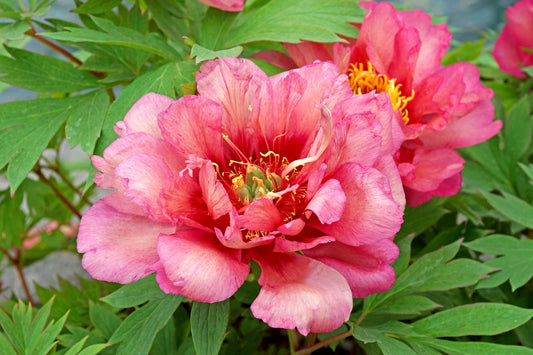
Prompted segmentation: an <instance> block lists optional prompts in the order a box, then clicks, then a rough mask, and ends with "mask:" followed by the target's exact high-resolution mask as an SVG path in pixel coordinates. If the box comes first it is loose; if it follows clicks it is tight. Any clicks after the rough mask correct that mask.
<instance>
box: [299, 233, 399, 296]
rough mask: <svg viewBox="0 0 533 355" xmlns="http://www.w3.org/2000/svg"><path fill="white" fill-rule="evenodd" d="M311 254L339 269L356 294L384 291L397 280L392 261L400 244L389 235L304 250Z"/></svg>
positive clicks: (310, 255)
mask: <svg viewBox="0 0 533 355" xmlns="http://www.w3.org/2000/svg"><path fill="white" fill-rule="evenodd" d="M304 254H305V255H306V256H309V257H312V258H313V259H316V260H318V261H320V262H322V263H324V264H326V265H328V266H330V267H332V268H334V269H335V270H337V271H338V272H340V273H341V274H342V276H344V278H345V279H346V280H347V281H348V284H349V285H350V289H351V290H352V294H353V297H366V296H368V295H371V294H373V293H376V292H385V291H387V290H388V289H389V288H391V286H392V284H393V283H394V280H395V275H394V269H393V268H392V267H391V266H390V265H389V264H390V263H391V262H393V261H394V260H396V258H397V257H398V247H397V246H396V245H395V244H394V243H393V242H392V240H390V239H383V240H380V241H378V242H376V243H374V244H367V245H362V246H359V247H353V246H350V245H345V244H342V243H339V242H336V243H328V244H322V245H318V246H317V247H315V248H313V249H307V250H304Z"/></svg>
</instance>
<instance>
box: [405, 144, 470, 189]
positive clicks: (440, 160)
mask: <svg viewBox="0 0 533 355" xmlns="http://www.w3.org/2000/svg"><path fill="white" fill-rule="evenodd" d="M401 153H402V154H403V153H404V151H403V148H402V152H401ZM411 163H412V165H414V167H415V169H414V171H411V172H410V174H409V175H408V176H402V181H403V185H404V186H405V187H409V188H411V189H413V190H417V191H421V192H429V191H433V190H435V189H437V188H438V187H439V185H440V184H441V183H442V182H443V181H444V180H446V179H448V178H450V177H452V176H454V175H456V174H458V173H459V172H460V171H461V170H462V169H463V164H464V159H463V158H461V156H460V155H459V154H458V153H457V152H455V151H454V150H452V149H414V150H413V158H412V162H411Z"/></svg>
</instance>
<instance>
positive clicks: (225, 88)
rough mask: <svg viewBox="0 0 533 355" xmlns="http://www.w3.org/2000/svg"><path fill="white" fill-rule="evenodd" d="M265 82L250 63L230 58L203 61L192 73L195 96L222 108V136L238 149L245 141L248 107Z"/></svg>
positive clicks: (264, 75)
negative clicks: (196, 92)
mask: <svg viewBox="0 0 533 355" xmlns="http://www.w3.org/2000/svg"><path fill="white" fill-rule="evenodd" d="M267 80H268V77H267V76H266V74H265V73H264V72H263V71H262V70H261V69H259V67H258V66H256V65H255V64H254V63H252V62H251V61H249V60H245V59H240V58H234V57H227V58H220V59H218V60H213V61H207V62H204V63H203V64H202V67H201V68H200V71H199V72H198V73H196V81H197V89H198V93H199V94H200V95H201V96H203V97H206V98H208V99H211V100H213V101H215V102H216V103H218V104H219V105H220V106H222V108H223V109H224V112H225V114H224V115H223V118H222V127H224V132H223V133H225V134H226V135H227V136H228V137H229V139H230V140H231V141H232V142H233V143H234V144H235V145H236V146H237V147H240V148H241V149H243V148H244V147H247V142H248V140H249V137H248V136H247V134H246V133H247V127H248V126H249V116H250V107H251V104H252V102H253V100H254V98H255V97H256V95H257V94H258V92H259V89H260V88H261V86H263V85H264V83H265V82H266V81H267ZM217 148H220V146H217ZM244 153H245V154H246V153H248V152H244Z"/></svg>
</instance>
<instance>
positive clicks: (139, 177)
mask: <svg viewBox="0 0 533 355" xmlns="http://www.w3.org/2000/svg"><path fill="white" fill-rule="evenodd" d="M115 174H116V175H117V176H119V177H121V178H122V179H123V180H122V182H123V184H124V187H125V188H126V190H125V191H124V196H125V197H127V198H128V199H130V200H131V201H132V202H134V203H136V204H138V205H139V206H141V207H142V208H143V209H144V210H145V211H146V213H148V214H149V215H150V216H152V218H154V219H155V220H157V221H161V222H167V221H168V219H167V218H166V217H165V215H164V214H163V212H162V211H161V207H160V206H159V204H158V203H157V199H158V197H159V193H160V191H161V188H162V186H163V184H164V182H165V180H166V179H167V178H169V177H170V176H171V175H172V172H171V171H170V169H169V167H168V166H167V165H166V164H165V162H164V161H163V160H162V159H161V158H159V157H157V156H154V155H148V154H136V155H134V156H132V157H130V158H128V159H126V160H124V161H123V162H122V163H120V165H119V166H118V167H117V169H116V170H115Z"/></svg>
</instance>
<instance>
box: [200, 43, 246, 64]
mask: <svg viewBox="0 0 533 355" xmlns="http://www.w3.org/2000/svg"><path fill="white" fill-rule="evenodd" d="M241 53H242V47H241V46H237V47H233V48H230V49H224V50H220V51H212V50H210V49H207V48H205V47H202V46H200V45H199V44H195V45H194V46H192V49H191V57H193V58H194V57H196V64H198V63H200V62H203V61H204V60H212V59H216V58H223V57H238V56H239V55H240V54H241Z"/></svg>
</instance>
